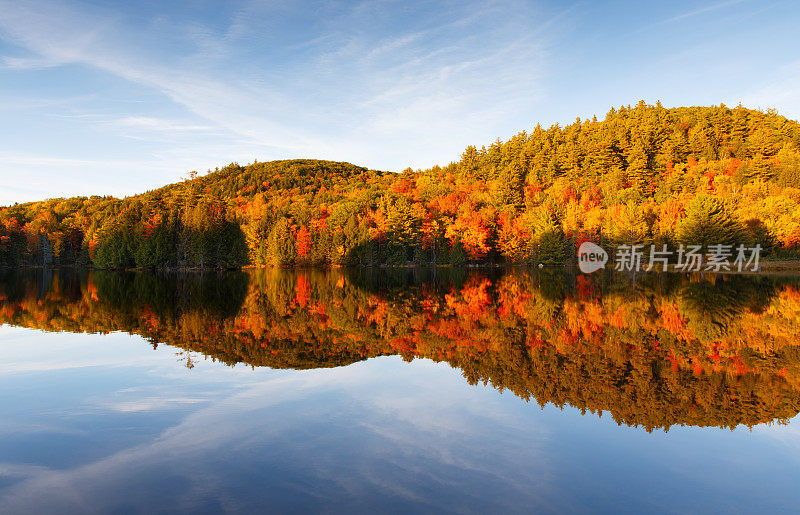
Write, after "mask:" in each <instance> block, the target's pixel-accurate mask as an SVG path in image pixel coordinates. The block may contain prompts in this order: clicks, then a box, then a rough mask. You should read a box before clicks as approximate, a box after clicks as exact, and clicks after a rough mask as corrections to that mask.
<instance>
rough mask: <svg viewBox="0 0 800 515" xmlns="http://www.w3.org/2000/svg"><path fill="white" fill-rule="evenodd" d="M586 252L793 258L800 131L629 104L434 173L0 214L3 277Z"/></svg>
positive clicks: (244, 177)
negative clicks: (757, 247) (591, 245)
mask: <svg viewBox="0 0 800 515" xmlns="http://www.w3.org/2000/svg"><path fill="white" fill-rule="evenodd" d="M587 239H591V240H594V241H597V242H599V243H601V244H604V243H605V244H613V243H623V242H624V243H630V242H637V243H643V244H649V243H654V244H667V245H677V244H678V243H683V242H699V243H701V244H704V245H706V244H710V243H719V244H721V243H727V242H728V241H731V242H739V243H747V244H756V243H759V244H761V245H762V247H764V248H765V249H767V250H768V251H770V252H772V253H773V255H775V256H777V257H798V255H800V125H798V124H797V122H793V121H790V120H787V119H786V118H784V117H782V116H779V115H777V114H776V113H774V112H772V111H767V112H762V111H756V110H751V109H745V108H743V107H741V106H739V107H736V108H733V109H731V108H728V107H725V106H723V105H720V106H717V107H682V108H670V109H667V108H664V107H662V106H661V105H655V106H650V105H646V104H644V103H643V102H640V103H639V104H638V105H636V106H635V107H630V106H624V107H620V108H619V109H611V111H609V112H608V114H607V115H606V117H605V119H603V120H597V119H592V120H580V119H578V120H576V121H575V122H574V123H572V124H570V125H567V126H565V127H561V126H559V125H554V126H552V127H550V128H548V129H544V128H542V127H540V126H536V127H535V128H534V129H533V130H532V131H531V132H522V133H520V134H517V135H516V136H514V137H512V138H511V139H509V140H508V141H506V142H501V141H496V142H495V143H493V144H491V145H490V146H489V147H481V148H476V147H474V146H470V147H468V148H467V149H466V150H465V151H464V153H463V154H462V156H461V159H460V160H459V161H458V162H454V163H451V164H449V165H447V166H445V167H439V166H435V167H433V168H431V169H429V170H417V171H413V170H410V169H409V170H406V171H405V172H403V173H399V174H393V173H385V172H377V171H372V170H367V169H365V168H361V167H358V166H354V165H350V164H348V163H337V162H329V161H315V160H293V161H273V162H266V163H253V164H251V165H247V166H240V165H238V164H231V165H229V166H227V167H225V168H223V169H218V170H215V171H213V172H209V173H208V174H206V175H201V176H197V175H196V174H194V173H192V174H191V176H190V178H188V179H187V180H185V181H183V182H180V183H177V184H173V185H170V186H166V187H164V188H161V189H159V190H155V191H151V192H147V193H144V194H142V195H136V196H133V197H128V198H125V199H115V198H110V197H88V198H87V197H79V198H71V199H52V200H47V201H44V202H35V203H28V204H20V205H14V206H9V207H4V208H0V264H6V265H19V264H29V265H52V264H62V265H63V264H77V265H89V264H91V265H94V266H95V267H97V268H125V267H141V268H158V267H166V268H175V267H236V266H241V265H245V264H248V263H249V264H252V265H308V264H334V265H340V264H341V265H347V264H352V265H379V264H388V265H398V264H407V263H435V264H448V263H450V264H463V263H465V262H468V261H471V262H546V263H558V262H563V261H564V260H565V259H567V258H568V257H569V256H573V255H574V252H573V251H574V248H575V245H576V244H577V243H580V242H581V241H584V240H587ZM718 239H722V240H725V241H717V240H718ZM712 240H713V241H712Z"/></svg>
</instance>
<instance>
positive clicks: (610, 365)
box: [0, 269, 800, 431]
mask: <svg viewBox="0 0 800 515" xmlns="http://www.w3.org/2000/svg"><path fill="white" fill-rule="evenodd" d="M0 323H3V324H10V325H15V326H22V327H28V328H34V329H39V330H45V331H70V332H89V333H98V332H110V331H125V332H128V333H132V334H138V335H141V336H143V337H144V338H146V339H147V340H148V341H150V342H151V343H152V344H153V345H154V346H157V345H159V344H167V345H171V346H173V347H176V348H179V349H182V350H186V351H193V352H199V353H202V354H203V355H205V356H208V357H210V358H213V359H214V360H217V361H220V362H222V363H225V364H228V365H234V364H237V363H246V364H248V365H251V366H255V367H271V368H292V369H309V368H319V367H337V366H345V365H348V364H350V363H354V362H356V361H360V360H364V359H367V358H370V357H375V356H384V355H400V356H402V357H403V358H404V359H406V360H409V361H410V360H413V359H414V358H428V359H431V360H434V361H444V362H447V363H449V364H450V365H451V366H453V367H457V368H459V369H460V370H461V371H462V372H463V375H464V377H465V378H466V380H467V381H469V383H470V384H477V383H479V382H482V383H485V384H491V385H492V386H494V387H495V388H497V389H499V390H509V391H511V392H513V393H514V394H515V395H517V396H519V397H520V398H522V399H525V400H534V401H536V402H538V403H539V404H540V405H542V406H544V405H545V404H547V403H553V404H554V405H556V406H561V407H563V406H565V405H570V406H574V407H576V408H578V409H580V410H583V411H584V412H592V413H604V412H605V413H608V414H610V415H611V416H612V417H613V418H614V420H615V421H617V422H618V423H620V424H627V425H630V426H637V427H643V428H645V429H647V430H648V431H650V430H653V429H657V428H662V429H668V428H669V427H670V426H673V425H676V424H681V425H692V426H718V427H729V428H733V427H736V426H738V425H746V426H753V425H755V424H759V423H763V422H772V421H774V422H778V423H781V422H785V421H787V420H788V419H790V418H792V417H794V416H795V415H796V414H797V413H798V412H799V411H800V339H799V338H798V336H800V286H798V281H797V280H794V279H791V280H787V279H776V278H766V277H761V278H753V277H739V276H705V277H686V276H680V275H667V274H661V275H645V276H643V277H641V278H637V280H636V281H635V282H634V281H633V280H632V279H631V278H630V277H625V276H615V275H612V274H609V275H604V276H601V275H598V276H592V277H587V276H575V275H570V274H567V273H564V272H560V271H559V272H553V271H543V272H538V271H537V272H530V271H520V270H515V271H510V272H505V273H501V272H491V273H485V272H470V273H467V272H466V271H464V270H441V269H440V270H399V271H394V272H387V271H379V270H372V271H366V272H363V271H359V272H352V271H337V270H334V271H323V270H306V271H304V270H280V269H277V270H259V271H251V272H230V273H222V274H211V275H199V274H193V275H192V274H186V275H156V274H148V273H118V272H93V273H91V272H86V273H82V274H79V273H75V272H63V271H62V272H47V271H45V272H41V271H40V272H9V271H6V272H2V273H0ZM187 364H188V365H189V366H191V358H187Z"/></svg>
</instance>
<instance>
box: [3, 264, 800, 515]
mask: <svg viewBox="0 0 800 515" xmlns="http://www.w3.org/2000/svg"><path fill="white" fill-rule="evenodd" d="M0 324H2V326H0V410H2V417H1V418H0V512H4V513H6V512H12V513H13V512H28V513H65V512H67V513H70V512H87V511H88V512H123V513H126V512H148V513H149V512H154V511H156V512H157V511H164V512H174V511H201V512H220V511H232V512H245V513H252V512H255V511H258V512H263V511H270V512H286V511H289V512H307V511H311V510H313V511H326V512H342V511H347V512H363V511H376V510H377V511H384V512H385V511H390V512H406V511H416V512H440V511H453V512H501V511H502V512H507V511H511V512H531V511H544V512H585V511H605V512H643V511H647V512H653V511H657V512H686V511H689V512H709V511H714V512H722V511H727V510H735V511H738V512H741V511H746V512H757V511H758V512H762V511H765V510H771V511H794V510H796V509H797V506H798V505H799V504H798V503H799V502H800V489H799V488H798V484H800V421H798V417H797V413H798V412H800V281H798V280H797V279H792V278H788V279H780V278H760V279H759V278H744V277H722V276H719V277H714V276H705V277H699V276H693V277H687V276H679V275H651V276H647V275H645V276H640V277H637V278H636V279H635V280H633V278H631V277H625V276H613V275H607V276H603V277H601V276H593V277H585V276H582V277H576V276H574V275H568V274H564V273H559V272H548V271H545V272H538V271H537V272H523V271H511V272H508V273H501V272H492V273H483V272H469V273H467V272H464V271H455V272H453V271H450V272H448V271H443V270H439V271H437V272H435V273H434V272H433V271H430V270H428V271H413V270H408V271H406V270H403V271H400V272H397V273H387V272H385V271H384V272H375V271H373V272H353V271H328V272H325V271H318V270H314V271H280V270H276V271H258V272H249V273H225V274H221V275H220V274H206V275H203V276H200V275H172V276H159V275H153V274H132V273H131V274H123V273H100V272H96V273H93V274H87V273H84V274H75V273H70V272H55V273H53V272H28V273H10V272H0Z"/></svg>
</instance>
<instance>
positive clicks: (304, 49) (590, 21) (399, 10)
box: [0, 0, 800, 205]
mask: <svg viewBox="0 0 800 515" xmlns="http://www.w3.org/2000/svg"><path fill="white" fill-rule="evenodd" d="M167 4H169V5H168V6H164V5H162V2H157V1H146V2H133V1H131V2H99V1H97V2H94V1H92V2H58V1H39V0H25V1H19V0H16V1H7V0H0V120H2V123H1V124H0V205H3V204H10V203H13V202H15V201H20V202H22V201H29V200H40V199H44V198H49V197H58V196H72V195H79V194H113V195H127V194H133V193H137V192H141V191H145V190H147V189H151V188H155V187H158V186H161V185H163V184H166V183H170V182H174V181H176V180H180V179H181V178H182V177H185V176H186V175H187V173H188V172H189V171H191V170H198V171H200V172H203V171H205V170H207V169H209V168H214V167H216V166H223V165H225V164H227V163H229V162H232V161H237V162H239V163H249V162H252V161H253V160H255V159H257V160H259V161H263V160H271V159H282V158H298V157H313V158H324V159H334V160H343V161H350V162H352V163H355V164H360V165H364V166H368V167H371V168H376V169H382V170H392V171H400V170H402V169H404V168H406V167H409V166H410V167H413V168H425V167H429V166H431V165H434V164H447V163H448V162H450V161H453V160H456V159H458V157H459V155H460V153H461V152H462V151H463V149H464V147H466V146H467V145H469V144H476V145H479V146H480V145H482V144H489V143H491V142H492V141H493V140H495V139H496V138H498V137H499V138H501V139H506V138H508V137H510V136H512V135H514V134H516V133H517V132H519V131H521V130H528V129H530V128H531V127H533V126H534V125H535V124H536V123H537V122H541V123H542V124H544V125H549V124H551V123H555V122H559V123H569V122H571V121H573V120H575V118H576V117H578V116H580V117H583V118H586V117H591V116H592V115H595V114H596V115H598V116H602V115H603V114H605V112H607V111H608V109H609V107H611V106H612V105H614V106H619V105H622V104H635V103H636V102H638V100H640V99H644V100H645V101H647V102H649V103H655V101H657V100H661V102H662V103H663V104H664V105H666V106H675V105H710V104H719V103H725V104H728V105H736V104H737V103H739V102H742V103H743V104H744V105H745V106H747V107H758V108H763V109H767V108H775V109H777V111H778V112H779V113H781V114H783V115H785V116H787V117H789V118H792V119H795V120H796V119H798V118H800V38H798V37H797V34H796V33H797V26H798V25H799V24H800V4H799V3H797V2H794V1H774V2H769V1H767V2H756V1H748V0H740V1H736V0H734V1H721V2H710V3H701V2H681V1H677V2H653V3H651V2H577V3H562V2H517V1H495V2H470V1H469V0H462V1H453V2H447V1H445V2H435V3H434V2H414V1H402V2H389V1H375V2H346V1H339V2H326V1H323V2H287V1H264V2H246V1H245V2H235V1H232V2H210V1H200V2H186V3H181V2H167Z"/></svg>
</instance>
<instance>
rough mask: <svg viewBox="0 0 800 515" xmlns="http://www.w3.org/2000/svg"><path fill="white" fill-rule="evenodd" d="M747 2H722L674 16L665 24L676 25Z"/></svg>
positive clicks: (665, 21) (734, 0)
mask: <svg viewBox="0 0 800 515" xmlns="http://www.w3.org/2000/svg"><path fill="white" fill-rule="evenodd" d="M744 1H745V0H729V1H727V2H720V3H718V4H712V5H708V6H706V7H701V8H699V9H693V10H691V11H688V12H685V13H682V14H679V15H677V16H673V17H672V18H668V19H666V20H664V23H674V22H676V21H681V20H685V19H687V18H691V17H693V16H698V15H700V14H706V13H710V12H712V11H717V10H719V9H724V8H725V7H730V6H732V5H735V4H740V3H742V2H744Z"/></svg>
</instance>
